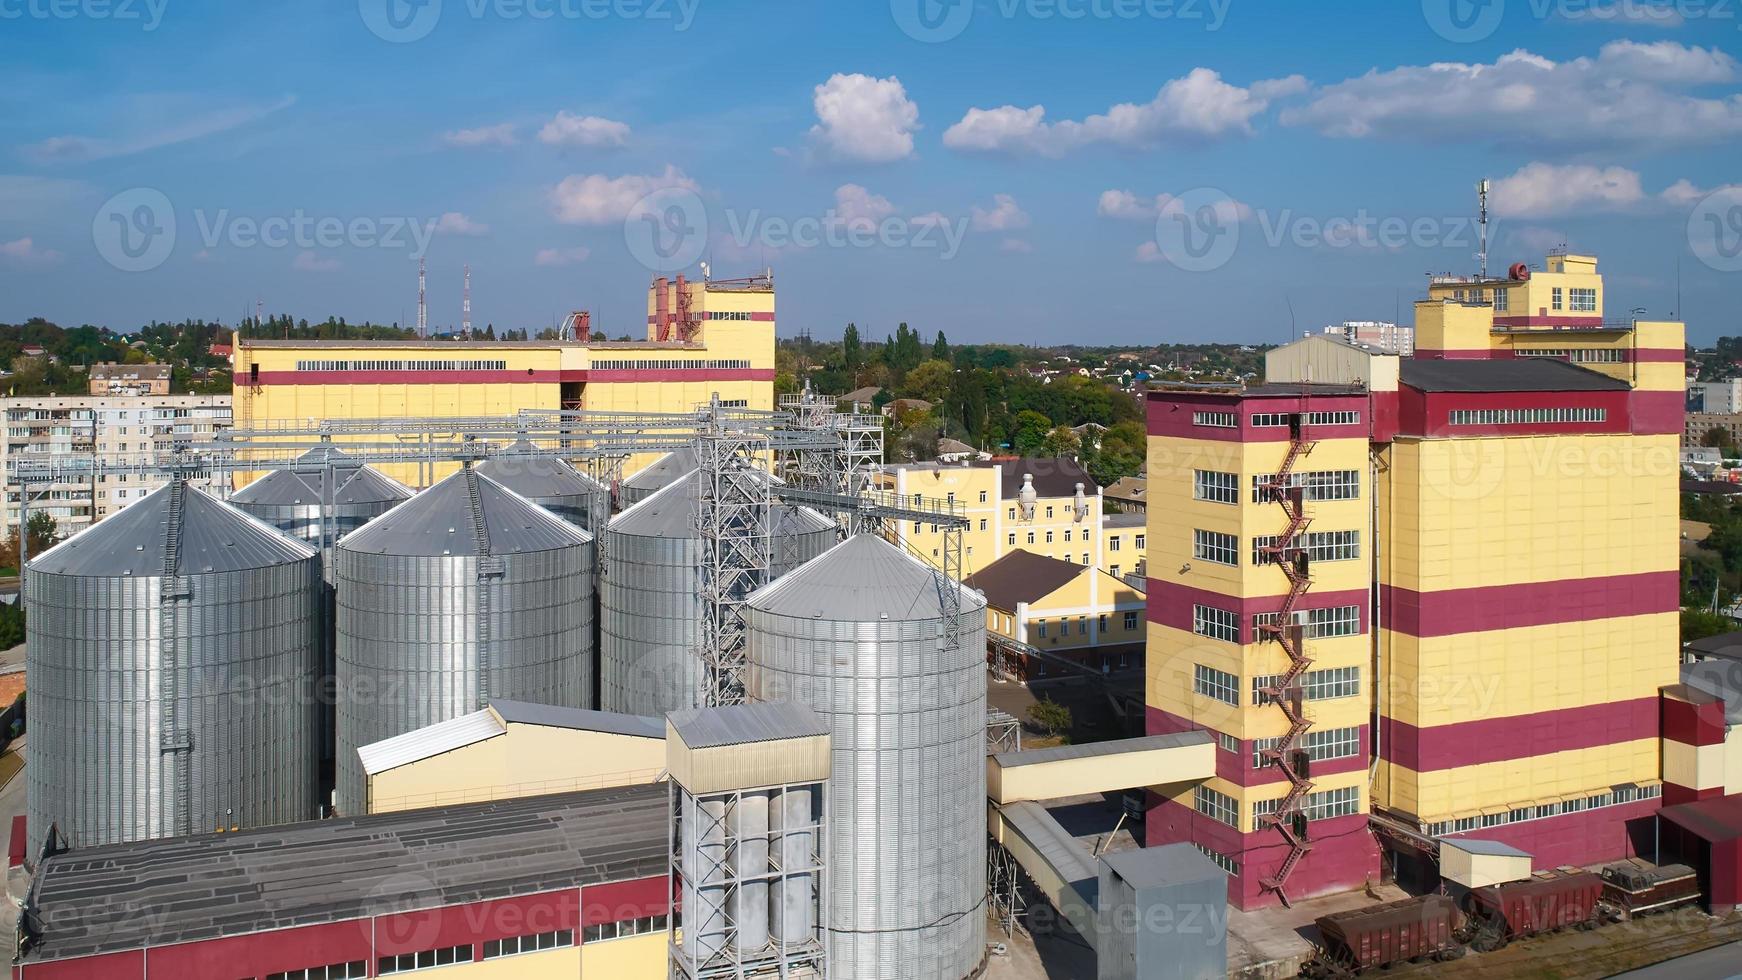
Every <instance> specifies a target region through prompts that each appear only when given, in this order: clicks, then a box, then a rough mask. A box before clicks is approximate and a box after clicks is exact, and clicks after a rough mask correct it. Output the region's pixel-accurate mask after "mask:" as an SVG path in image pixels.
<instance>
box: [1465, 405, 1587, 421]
mask: <svg viewBox="0 0 1742 980" xmlns="http://www.w3.org/2000/svg"><path fill="white" fill-rule="evenodd" d="M1608 420H1609V410H1608V409H1606V408H1460V409H1453V410H1452V411H1450V412H1448V413H1447V415H1446V421H1447V423H1448V424H1451V425H1576V424H1578V423H1581V422H1607V421H1608Z"/></svg>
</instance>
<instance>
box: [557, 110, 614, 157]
mask: <svg viewBox="0 0 1742 980" xmlns="http://www.w3.org/2000/svg"><path fill="white" fill-rule="evenodd" d="M538 140H539V142H541V143H548V144H550V145H551V146H587V147H593V148H601V147H618V146H622V145H624V144H625V143H627V142H629V124H628V123H622V122H618V121H616V120H614V119H605V118H602V117H600V116H577V115H574V114H572V113H569V112H566V111H563V112H558V113H557V114H556V118H554V119H552V120H551V121H550V122H547V123H545V124H544V128H543V129H541V130H539V131H538Z"/></svg>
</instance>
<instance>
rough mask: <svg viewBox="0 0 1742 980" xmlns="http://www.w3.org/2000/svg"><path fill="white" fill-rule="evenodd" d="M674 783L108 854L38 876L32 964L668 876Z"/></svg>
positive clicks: (147, 845) (115, 849) (146, 845)
mask: <svg viewBox="0 0 1742 980" xmlns="http://www.w3.org/2000/svg"><path fill="white" fill-rule="evenodd" d="M666 793H667V790H666V787H664V786H660V785H649V786H633V787H623V788H616V789H602V790H588V791H585V792H580V793H564V794H558V795H552V796H533V797H524V798H521V799H514V800H499V801H495V802H491V803H475V804H468V805H464V806H453V807H437V808H433V809H428V810H410V811H406V812H403V813H391V814H383V815H379V816H370V817H356V818H352V819H345V820H321V821H311V822H308V823H298V824H289V825H286V826H280V827H266V828H261V829H258V830H244V831H241V832H238V833H233V834H208V835H204V836H199V837H182V838H172V839H169V840H156V841H145V842H139V843H132V844H118V845H113V846H109V847H93V848H88V849H82V850H76V851H72V852H69V853H67V854H63V855H59V856H57V857H52V858H49V859H48V860H47V861H45V862H43V866H42V868H41V870H40V871H39V873H38V875H37V882H36V886H35V887H36V889H37V891H36V911H37V914H38V920H39V921H40V922H42V923H43V924H44V926H45V928H44V931H43V933H42V937H41V941H40V943H39V944H38V945H37V946H36V948H34V949H33V950H32V951H31V952H30V953H29V954H28V955H26V956H25V957H24V959H23V962H25V963H34V962H40V961H43V960H51V959H64V958H67V957H72V956H86V955H91V954H95V953H105V952H116V951H121V950H129V949H138V948H141V947H143V946H147V945H151V946H158V945H166V944H169V943H179V942H189V941H193V940H200V939H211V938H215V937H219V936H233V935H240V934H244V933H251V932H261V931H264V930H269V929H283V928H287V927H290V926H301V925H313V924H319V923H327V922H340V921H346V920H350V919H357V918H362V917H365V916H369V915H381V914H386V913H391V912H402V911H410V910H414V909H424V908H434V907H439V906H448V905H459V904H463V903H469V902H477V901H483V900H487V899H500V898H509V897H513V896H517V895H527V894H534V893H537V892H545V891H553V890H556V889H562V888H574V887H579V886H583V885H592V884H600V883H605V882H614V881H630V880H635V879H640V878H649V877H654V876H657V875H662V874H664V873H665V871H666V867H667V864H668V862H669V860H670V856H669V854H668V853H667V841H666V807H667V796H666Z"/></svg>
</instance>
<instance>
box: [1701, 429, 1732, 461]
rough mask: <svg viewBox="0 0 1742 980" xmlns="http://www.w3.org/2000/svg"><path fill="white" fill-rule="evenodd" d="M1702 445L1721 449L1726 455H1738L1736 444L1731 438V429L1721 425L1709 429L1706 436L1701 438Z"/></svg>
mask: <svg viewBox="0 0 1742 980" xmlns="http://www.w3.org/2000/svg"><path fill="white" fill-rule="evenodd" d="M1700 445H1702V446H1710V447H1712V448H1714V449H1721V450H1723V451H1724V455H1725V456H1726V457H1729V456H1734V455H1736V444H1735V442H1734V441H1733V440H1732V439H1731V438H1730V430H1729V429H1726V428H1724V427H1723V426H1721V425H1715V426H1713V427H1712V428H1710V429H1707V430H1706V435H1705V438H1703V439H1701V440H1700Z"/></svg>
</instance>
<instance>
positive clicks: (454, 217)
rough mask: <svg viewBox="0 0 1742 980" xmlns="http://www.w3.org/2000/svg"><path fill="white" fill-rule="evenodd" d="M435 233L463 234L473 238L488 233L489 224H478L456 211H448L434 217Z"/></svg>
mask: <svg viewBox="0 0 1742 980" xmlns="http://www.w3.org/2000/svg"><path fill="white" fill-rule="evenodd" d="M435 233H436V234H438V235H465V236H467V237H472V238H475V237H477V236H479V235H488V234H490V226H489V225H486V224H480V223H478V222H476V221H473V220H472V219H471V218H468V217H466V216H465V215H463V214H461V213H460V212H458V211H449V212H448V213H446V214H444V215H442V216H441V217H440V218H438V219H436V223H435Z"/></svg>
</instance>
